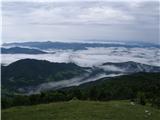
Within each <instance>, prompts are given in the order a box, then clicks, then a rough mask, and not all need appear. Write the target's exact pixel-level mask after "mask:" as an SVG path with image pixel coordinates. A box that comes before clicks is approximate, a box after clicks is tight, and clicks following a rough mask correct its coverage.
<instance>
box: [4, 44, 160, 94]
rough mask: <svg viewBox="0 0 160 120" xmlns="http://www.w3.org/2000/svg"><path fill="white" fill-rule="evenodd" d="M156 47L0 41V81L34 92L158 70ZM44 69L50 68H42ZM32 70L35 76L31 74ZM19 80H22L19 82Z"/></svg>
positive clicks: (21, 91) (159, 58)
mask: <svg viewBox="0 0 160 120" xmlns="http://www.w3.org/2000/svg"><path fill="white" fill-rule="evenodd" d="M48 43H49V44H48ZM57 44H58V46H57ZM159 50H160V48H159V46H157V45H149V46H148V44H147V45H145V44H144V45H138V44H128V43H127V44H124V43H123V44H122V43H116V44H115V43H103V44H102V43H101V44H98V43H57V42H28V43H27V42H26V43H9V44H3V45H2V54H1V57H2V61H1V62H2V65H3V66H2V85H3V84H6V85H4V86H8V87H9V88H10V87H11V86H12V84H13V86H14V87H13V88H12V89H14V91H17V92H20V93H25V94H36V93H40V92H42V91H46V90H54V89H61V88H65V87H70V86H78V85H81V84H84V83H87V82H91V81H96V80H99V79H101V78H104V77H109V78H110V77H116V76H121V75H127V74H132V73H138V72H160V64H159V63H160V53H159ZM20 51H21V52H20ZM44 60H45V61H46V62H45V61H44ZM63 63H66V65H68V68H67V69H66V70H63V69H65V68H63V65H64V64H63ZM70 63H72V64H73V66H77V68H75V70H76V71H77V72H75V71H72V68H71V67H70V66H72V65H70ZM32 64H33V65H32ZM36 64H37V65H36ZM49 64H50V66H48V65H49ZM47 66H48V67H47ZM51 66H52V67H51ZM56 66H62V70H59V71H58V70H57V67H56ZM39 68H40V69H41V68H42V70H40V69H39ZM48 69H49V70H50V69H52V70H53V71H50V72H46V71H48ZM14 70H15V71H16V72H14ZM9 71H11V74H10V72H9ZM21 71H23V72H21ZM28 71H32V72H31V73H30V72H28ZM35 71H37V72H38V71H39V73H35ZM42 71H43V72H44V73H45V74H44V73H43V72H42ZM82 71H83V72H82ZM12 72H13V73H12ZM32 73H33V74H35V75H37V76H35V77H33V76H32ZM30 74H31V75H30ZM43 74H44V75H43ZM69 76H70V77H69ZM3 79H4V80H3ZM22 80H24V81H25V82H24V83H23V82H21V81H22ZM28 80H29V81H30V82H29V81H28ZM4 81H5V82H4ZM6 81H8V82H6ZM12 81H15V83H13V82H12ZM16 81H17V82H16ZM18 81H19V82H18ZM27 81H28V82H27ZM31 81H37V82H36V83H35V82H31ZM26 83H27V84H26ZM7 84H8V85H7ZM10 84H11V86H9V85H10Z"/></svg>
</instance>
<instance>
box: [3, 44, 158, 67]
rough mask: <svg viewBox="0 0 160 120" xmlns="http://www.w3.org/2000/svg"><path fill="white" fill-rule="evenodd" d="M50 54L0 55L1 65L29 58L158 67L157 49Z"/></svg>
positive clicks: (101, 49) (96, 49) (91, 50)
mask: <svg viewBox="0 0 160 120" xmlns="http://www.w3.org/2000/svg"><path fill="white" fill-rule="evenodd" d="M50 51H52V52H53V53H52V54H35V55H30V54H2V55H1V63H2V64H4V65H8V64H10V63H12V62H15V61H17V60H20V59H25V58H31V59H38V60H48V61H51V62H59V63H61V62H65V63H68V62H74V63H76V64H77V65H79V66H84V67H92V66H98V65H100V64H102V63H105V62H126V61H134V62H139V63H144V64H149V65H154V66H160V49H159V48H154V47H150V48H142V47H134V48H126V47H106V48H103V47H97V48H95V47H94V48H88V49H87V50H77V51H74V50H50Z"/></svg>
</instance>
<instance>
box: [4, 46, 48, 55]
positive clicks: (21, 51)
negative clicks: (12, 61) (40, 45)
mask: <svg viewBox="0 0 160 120" xmlns="http://www.w3.org/2000/svg"><path fill="white" fill-rule="evenodd" d="M1 53H2V54H46V52H44V51H41V50H38V49H30V48H21V47H11V48H1Z"/></svg>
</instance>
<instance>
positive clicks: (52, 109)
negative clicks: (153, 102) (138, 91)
mask: <svg viewBox="0 0 160 120" xmlns="http://www.w3.org/2000/svg"><path fill="white" fill-rule="evenodd" d="M146 110H147V111H149V112H145V111H146ZM149 114H150V115H149ZM2 120H160V110H158V109H155V108H152V107H150V106H141V105H137V104H135V105H132V104H131V103H130V102H129V101H109V102H95V101H69V102H58V103H50V104H41V105H34V106H27V107H25V106H22V107H13V108H9V109H5V110H2Z"/></svg>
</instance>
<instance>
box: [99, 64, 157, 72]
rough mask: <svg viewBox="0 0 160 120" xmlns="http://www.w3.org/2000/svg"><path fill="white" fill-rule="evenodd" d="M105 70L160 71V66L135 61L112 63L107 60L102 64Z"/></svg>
mask: <svg viewBox="0 0 160 120" xmlns="http://www.w3.org/2000/svg"><path fill="white" fill-rule="evenodd" d="M101 67H102V68H104V70H105V71H115V72H116V71H117V72H121V73H135V72H160V67H158V66H151V65H146V64H142V63H137V62H133V61H128V62H121V63H112V62H107V63H104V64H103V65H102V66H101Z"/></svg>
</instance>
